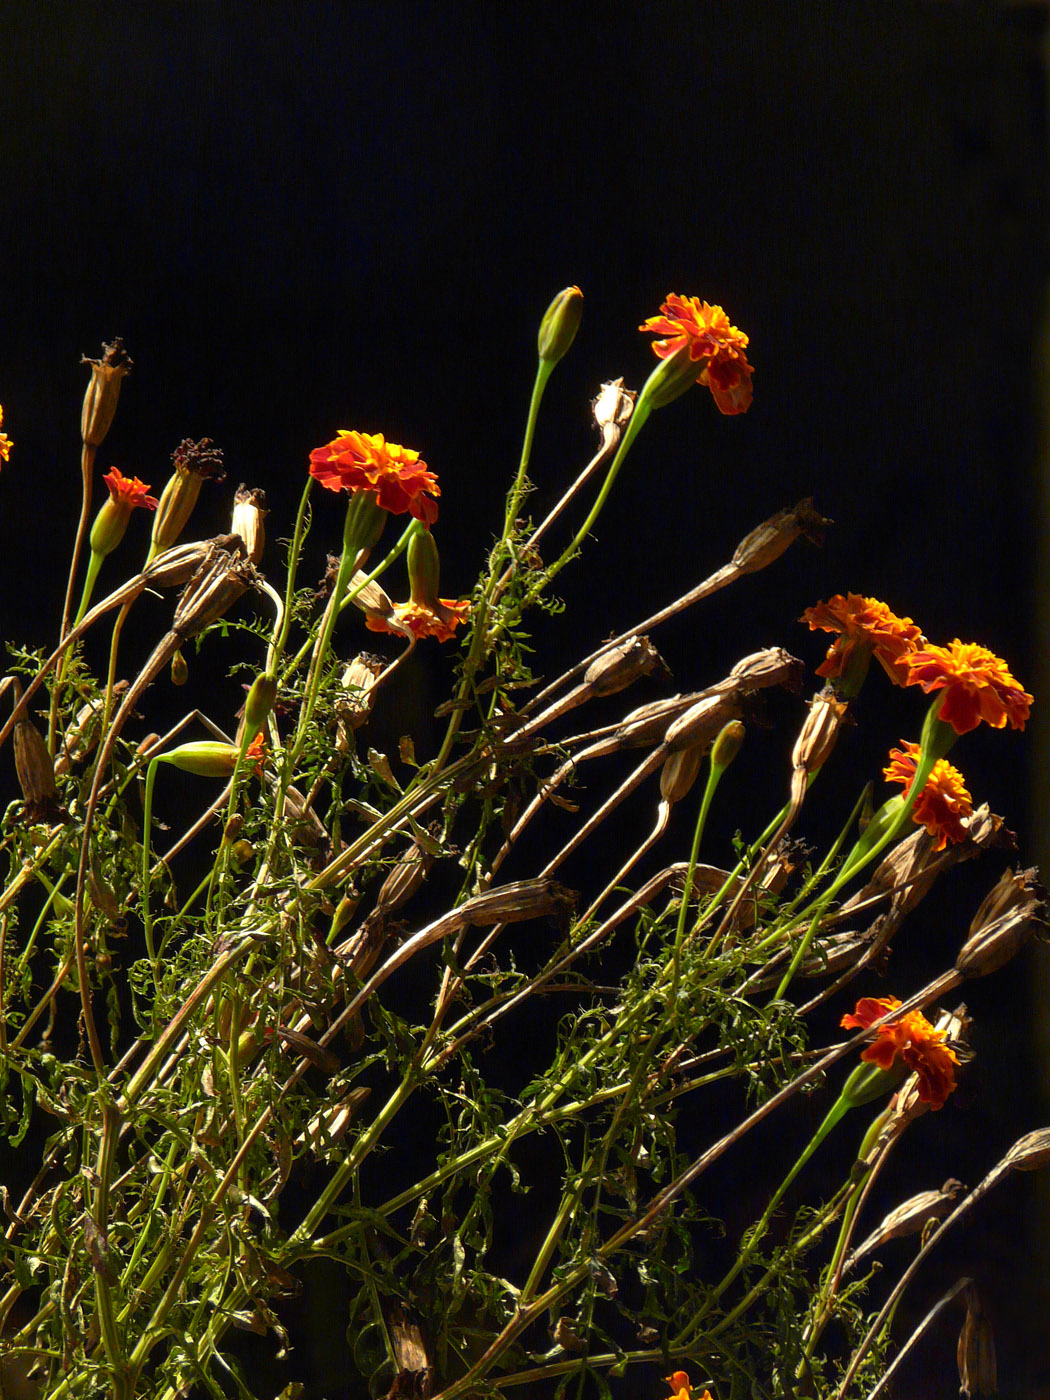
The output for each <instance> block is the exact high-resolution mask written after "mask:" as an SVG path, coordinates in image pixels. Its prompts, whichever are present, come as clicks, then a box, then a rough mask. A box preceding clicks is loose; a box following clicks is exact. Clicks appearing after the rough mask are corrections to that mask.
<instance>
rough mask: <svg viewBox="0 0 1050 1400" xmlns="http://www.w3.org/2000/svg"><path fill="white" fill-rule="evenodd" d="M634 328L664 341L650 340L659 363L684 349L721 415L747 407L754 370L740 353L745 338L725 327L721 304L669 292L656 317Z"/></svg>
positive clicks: (742, 350) (725, 320)
mask: <svg viewBox="0 0 1050 1400" xmlns="http://www.w3.org/2000/svg"><path fill="white" fill-rule="evenodd" d="M638 329H639V330H640V331H652V333H653V334H654V335H658V336H662V337H663V339H661V340H657V341H654V342H653V352H654V354H655V355H656V356H657V358H658V359H661V360H666V359H667V358H668V356H670V355H673V354H675V352H676V351H678V350H681V349H682V348H683V347H685V346H688V348H689V358H690V360H693V361H694V362H695V363H696V364H697V365H698V366H699V369H698V372H697V376H696V382H697V383H698V384H704V385H706V387H707V388H708V389H710V390H711V396H712V398H713V399H714V401H715V403H716V404H717V405H718V407H719V409H720V411H721V412H722V413H746V412H747V410H748V409H749V408H750V407H751V400H752V398H753V396H754V395H753V392H752V389H751V376H752V374H753V373H754V366H752V365H749V364H748V362H747V355H746V354H745V353H744V351H745V350H746V348H747V343H748V338H747V336H746V335H745V334H744V332H743V331H741V330H738V329H737V328H736V326H733V325H730V323H729V317H728V316H727V315H726V313H725V312H724V311H723V310H722V308H721V307H720V306H709V305H708V304H707V302H706V301H701V300H700V298H699V297H680V296H678V295H677V293H675V292H670V293H669V294H668V297H667V300H666V301H665V302H664V303H663V305H662V306H661V307H660V315H659V316H650V317H649V319H648V320H647V321H645V322H643V324H642V325H640V326H639V327H638Z"/></svg>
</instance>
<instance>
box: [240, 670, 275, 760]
mask: <svg viewBox="0 0 1050 1400" xmlns="http://www.w3.org/2000/svg"><path fill="white" fill-rule="evenodd" d="M276 699H277V677H276V676H275V675H274V674H273V672H272V671H263V672H262V674H261V675H258V676H256V677H255V680H254V681H252V688H251V690H249V692H248V698H247V700H246V701H245V702H244V735H246V736H247V739H248V742H249V743H251V741H252V740H253V739H254V738H255V736H256V734H258V732H259V730H260V729H262V727H263V725H264V724H265V723H266V721H267V720H268V719H269V718H270V711H271V710H272V709H273V703H274V701H275V700H276Z"/></svg>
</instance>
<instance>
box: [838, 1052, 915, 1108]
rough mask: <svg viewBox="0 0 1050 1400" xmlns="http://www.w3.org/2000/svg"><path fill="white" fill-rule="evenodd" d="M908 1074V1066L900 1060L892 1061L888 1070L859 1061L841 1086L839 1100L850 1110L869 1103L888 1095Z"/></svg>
mask: <svg viewBox="0 0 1050 1400" xmlns="http://www.w3.org/2000/svg"><path fill="white" fill-rule="evenodd" d="M907 1073H908V1066H907V1065H906V1064H904V1063H903V1061H901V1060H894V1062H893V1065H892V1067H891V1068H890V1069H880V1068H879V1066H878V1065H875V1064H871V1063H869V1062H865V1061H861V1063H860V1064H859V1065H858V1066H857V1068H856V1069H855V1070H854V1071H853V1073H852V1074H851V1075H850V1077H849V1078H848V1079H847V1080H846V1082H845V1084H843V1086H842V1093H841V1094H840V1095H839V1098H840V1099H842V1100H844V1101H845V1102H846V1103H848V1104H849V1106H850V1108H859V1107H860V1105H861V1104H864V1103H871V1101H872V1099H879V1098H882V1097H883V1095H884V1094H890V1093H892V1092H893V1090H894V1089H896V1087H897V1085H898V1084H899V1083H900V1082H901V1080H902V1079H904V1078H905V1076H906V1075H907Z"/></svg>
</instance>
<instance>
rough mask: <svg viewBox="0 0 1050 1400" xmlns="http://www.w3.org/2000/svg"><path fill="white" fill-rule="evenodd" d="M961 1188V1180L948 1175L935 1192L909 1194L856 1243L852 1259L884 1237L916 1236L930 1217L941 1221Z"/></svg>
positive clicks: (878, 1243) (875, 1246) (873, 1246)
mask: <svg viewBox="0 0 1050 1400" xmlns="http://www.w3.org/2000/svg"><path fill="white" fill-rule="evenodd" d="M962 1189H963V1187H962V1182H961V1181H956V1180H955V1178H954V1177H949V1179H948V1180H947V1181H946V1182H945V1183H944V1185H943V1186H942V1187H941V1189H940V1190H939V1191H920V1192H919V1194H918V1195H917V1196H912V1197H911V1198H910V1199H909V1200H907V1201H905V1202H904V1203H903V1204H902V1205H899V1206H897V1208H896V1210H891V1211H890V1213H889V1214H888V1215H887V1216H886V1217H885V1218H884V1219H883V1221H882V1222H881V1224H880V1225H879V1226H878V1227H877V1228H876V1229H875V1230H873V1231H872V1233H871V1234H870V1235H869V1236H868V1238H867V1239H866V1240H865V1241H864V1243H863V1244H861V1245H858V1246H857V1248H856V1250H855V1251H854V1254H853V1258H854V1260H857V1259H859V1258H860V1257H861V1255H863V1254H867V1253H869V1252H870V1251H871V1250H873V1249H878V1247H879V1245H881V1244H884V1243H885V1242H886V1240H895V1239H900V1238H902V1237H903V1236H905V1235H917V1234H918V1233H919V1232H920V1231H921V1230H924V1229H925V1228H926V1226H927V1225H928V1224H929V1222H930V1221H931V1220H942V1219H943V1218H944V1216H946V1215H947V1214H948V1212H949V1211H950V1210H951V1208H952V1203H953V1202H954V1200H955V1198H956V1196H958V1194H959V1192H960V1191H961V1190H962Z"/></svg>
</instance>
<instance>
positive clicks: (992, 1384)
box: [956, 1281, 999, 1400]
mask: <svg viewBox="0 0 1050 1400" xmlns="http://www.w3.org/2000/svg"><path fill="white" fill-rule="evenodd" d="M963 1298H964V1300H965V1302H966V1318H965V1320H964V1322H963V1325H962V1330H961V1331H960V1333H959V1345H958V1348H957V1350H956V1358H957V1360H958V1363H959V1394H960V1396H964V1397H965V1400H992V1397H994V1396H996V1395H998V1394H999V1378H998V1375H997V1373H996V1365H995V1336H994V1334H993V1332H992V1324H991V1322H990V1321H989V1319H988V1314H987V1313H986V1312H985V1310H984V1304H983V1303H982V1302H981V1295H980V1294H979V1293H978V1292H977V1289H976V1288H975V1286H974V1284H973V1282H972V1281H971V1282H970V1283H968V1284H967V1285H966V1291H965V1292H964V1294H963Z"/></svg>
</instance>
